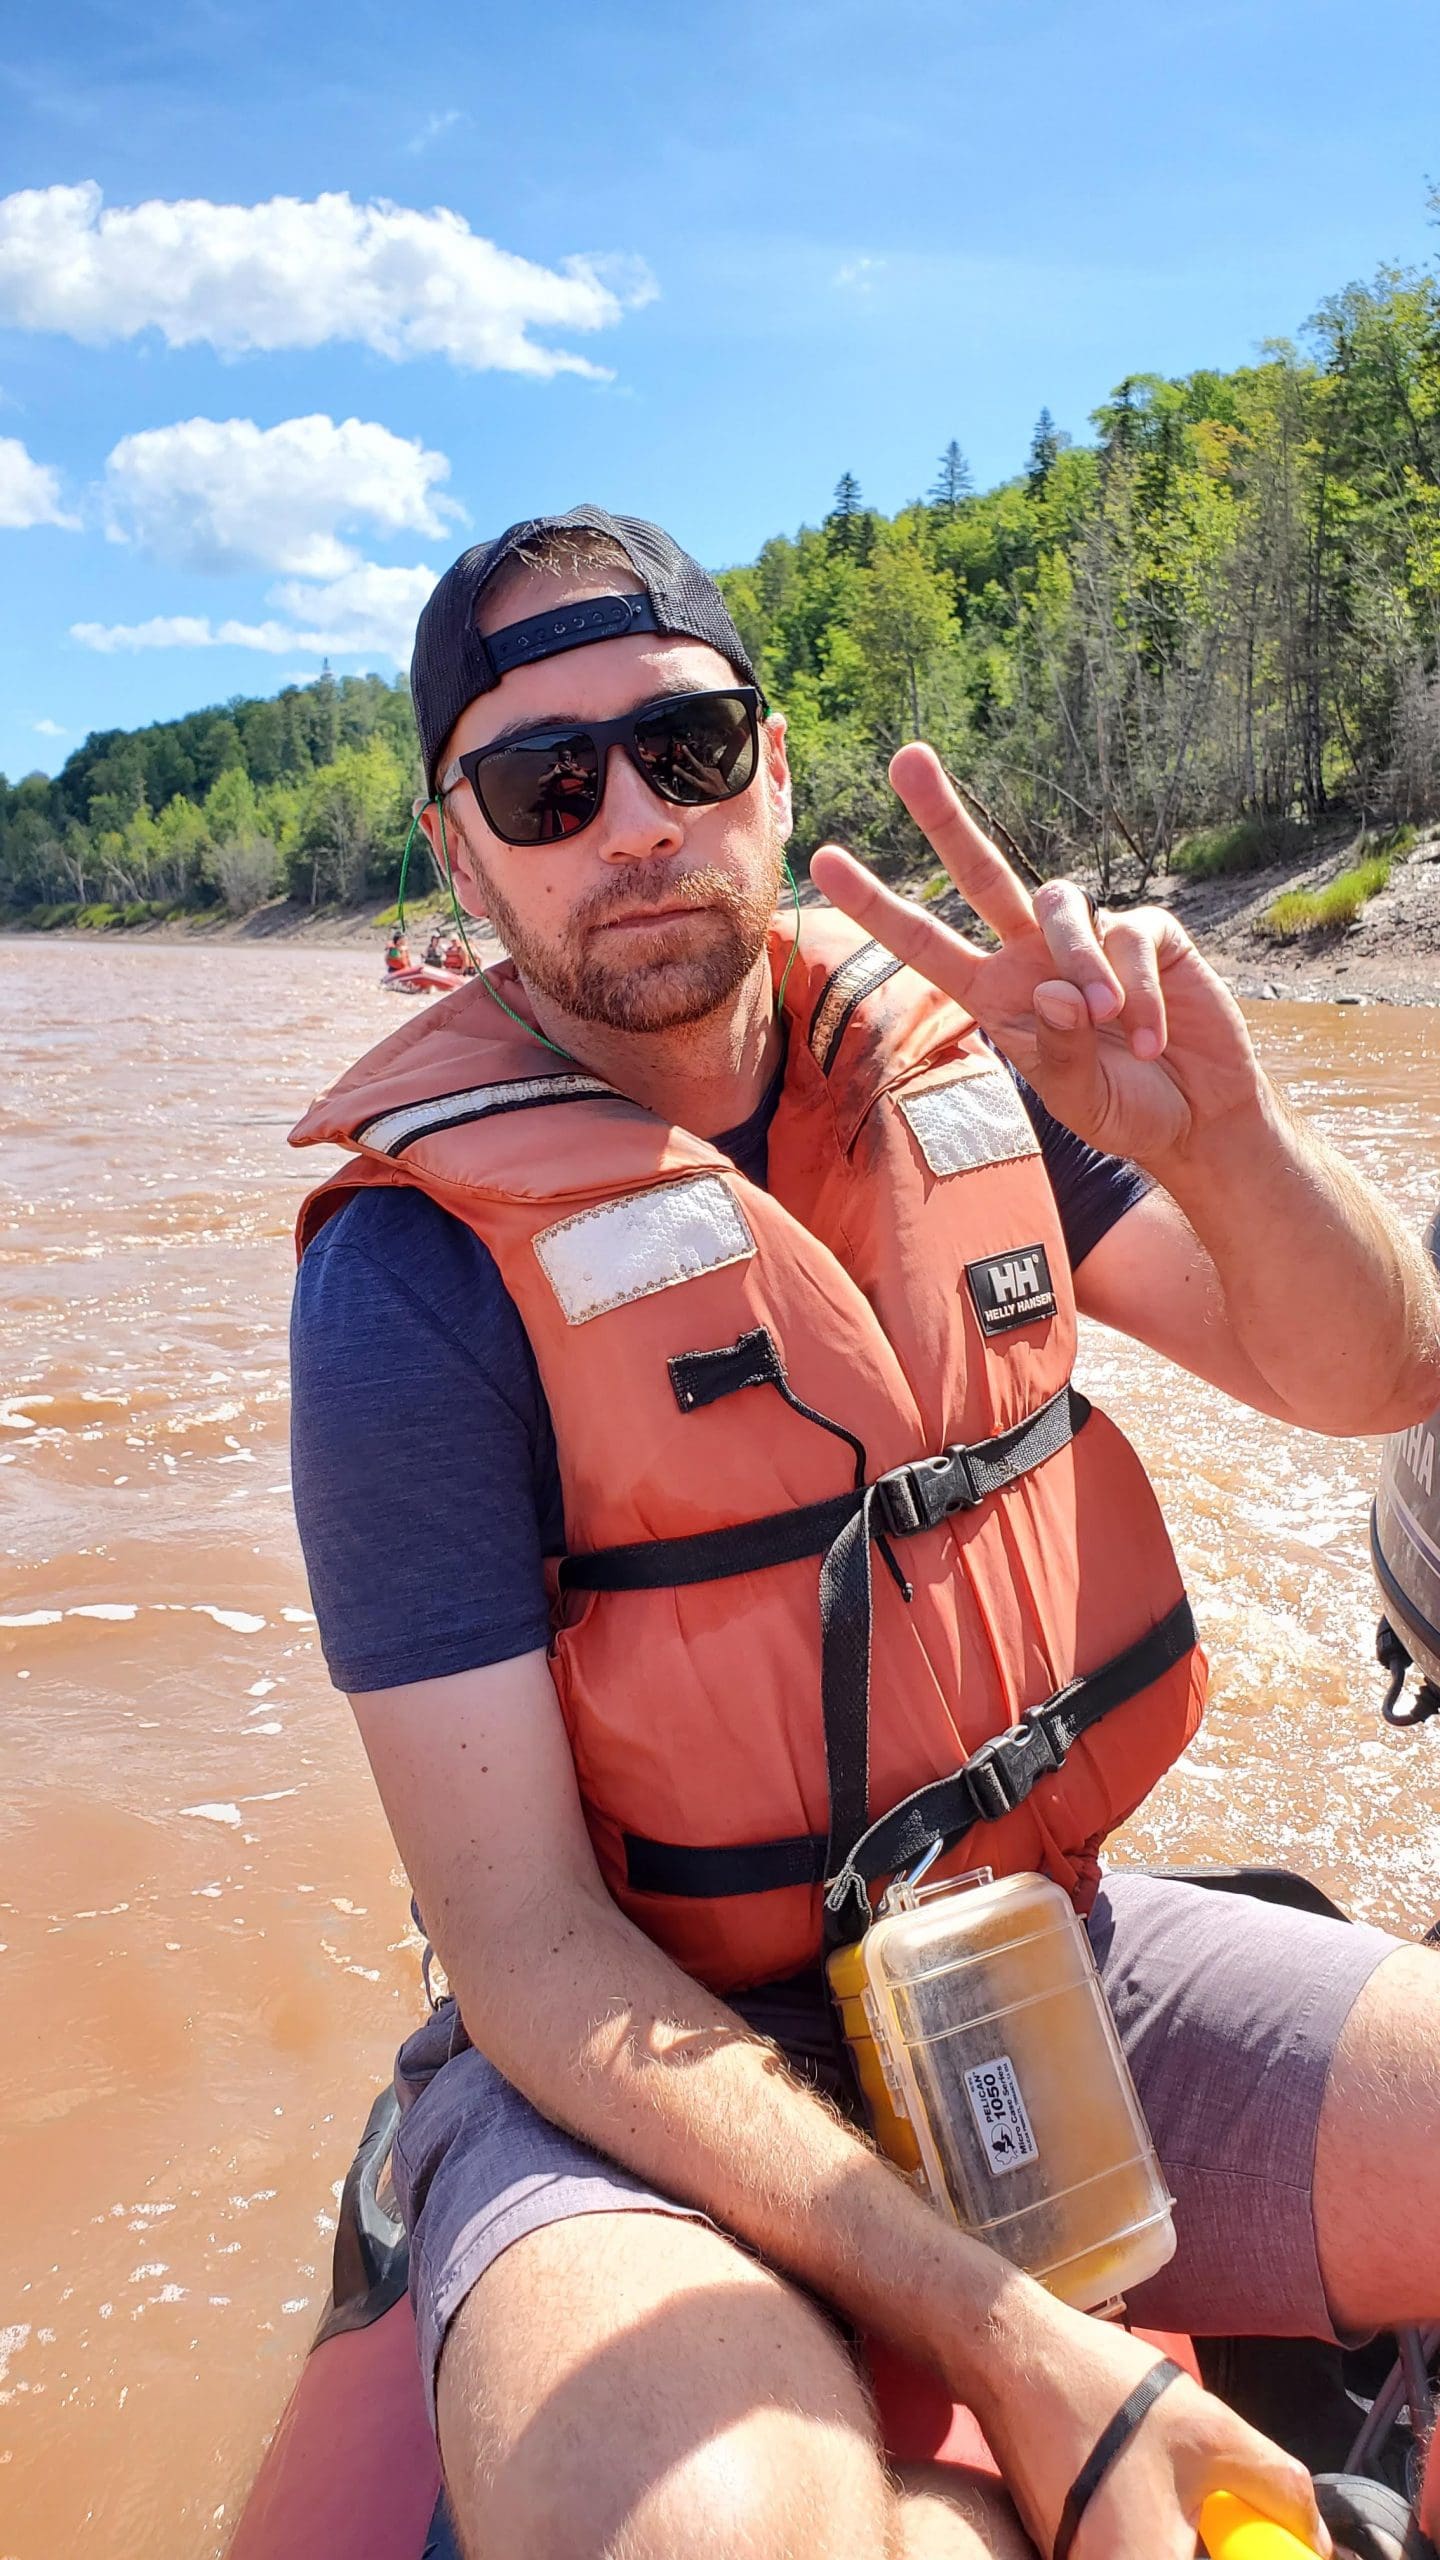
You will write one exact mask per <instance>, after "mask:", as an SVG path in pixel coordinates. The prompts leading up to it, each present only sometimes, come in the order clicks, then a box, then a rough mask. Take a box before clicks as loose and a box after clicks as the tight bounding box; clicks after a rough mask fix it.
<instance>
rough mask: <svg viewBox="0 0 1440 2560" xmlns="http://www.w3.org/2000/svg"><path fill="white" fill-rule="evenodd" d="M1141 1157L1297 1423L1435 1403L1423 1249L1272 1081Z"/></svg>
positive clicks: (1436, 1345)
mask: <svg viewBox="0 0 1440 2560" xmlns="http://www.w3.org/2000/svg"><path fill="white" fill-rule="evenodd" d="M1146 1170H1147V1171H1149V1172H1151V1173H1153V1174H1154V1175H1155V1176H1156V1178H1157V1180H1158V1181H1160V1182H1161V1183H1163V1185H1164V1187H1165V1189H1166V1190H1167V1191H1168V1192H1169V1193H1170V1195H1171V1197H1172V1199H1174V1200H1175V1201H1176V1202H1177V1204H1178V1205H1179V1207H1180V1208H1181V1209H1183V1211H1184V1213H1185V1216H1186V1218H1187V1219H1188V1220H1189V1223H1190V1225H1191V1226H1192V1227H1193V1229H1194V1231H1195V1234H1196V1235H1197V1236H1198V1238H1199V1240H1200V1242H1201V1244H1202V1245H1203V1246H1204V1248H1205V1250H1206V1252H1207V1253H1208V1255H1209V1257H1210V1260H1211V1262H1212V1263H1213V1264H1214V1267H1215V1271H1216V1275H1217V1277H1218V1279H1219V1282H1220V1286H1221V1289H1222V1291H1223V1293H1224V1301H1225V1318H1226V1321H1227V1323H1228V1324H1229V1326H1230V1327H1231V1328H1232V1329H1233V1332H1234V1334H1235V1338H1236V1340H1237V1341H1238V1342H1239V1343H1240V1345H1241V1346H1242V1348H1243V1349H1244V1350H1245V1351H1246V1353H1248V1355H1249V1357H1250V1359H1251V1360H1252V1361H1253V1362H1254V1364H1255V1366H1256V1368H1257V1369H1258V1370H1259V1371H1260V1373H1261V1375H1262V1377H1263V1378H1265V1379H1266V1381H1267V1382H1268V1384H1269V1385H1270V1386H1271V1387H1272V1388H1273V1390H1274V1391H1275V1393H1276V1395H1277V1396H1278V1397H1279V1398H1280V1399H1281V1400H1282V1401H1283V1403H1284V1404H1285V1406H1286V1408H1287V1409H1288V1411H1289V1412H1290V1413H1291V1414H1293V1416H1294V1418H1295V1420H1296V1421H1297V1422H1302V1423H1305V1424H1306V1425H1308V1427H1309V1428H1310V1429H1312V1430H1316V1431H1329V1432H1335V1433H1345V1434H1349V1433H1357V1432H1372V1431H1395V1430H1399V1429H1401V1428H1403V1427H1404V1426H1405V1425H1407V1424H1409V1423H1411V1422H1414V1421H1415V1420H1417V1419H1418V1418H1419V1416H1420V1415H1421V1414H1423V1413H1426V1412H1428V1411H1429V1409H1430V1408H1431V1407H1432V1406H1433V1405H1434V1404H1436V1403H1437V1402H1440V1292H1437V1288H1436V1284H1435V1276H1434V1274H1433V1272H1432V1270H1431V1268H1430V1265H1429V1263H1428V1262H1427V1260H1426V1258H1425V1255H1424V1253H1423V1252H1422V1250H1421V1248H1420V1246H1419V1244H1418V1243H1417V1242H1416V1241H1415V1239H1414V1238H1413V1237H1411V1236H1410V1235H1409V1234H1408V1233H1407V1232H1406V1230H1405V1229H1404V1228H1403V1227H1402V1226H1401V1225H1400V1223H1399V1221H1398V1220H1397V1219H1395V1218H1394V1217H1392V1215H1391V1214H1390V1212H1389V1210H1388V1209H1387V1208H1386V1207H1385V1205H1384V1203H1383V1202H1382V1201H1381V1200H1380V1199H1379V1198H1378V1197H1377V1196H1376V1194H1375V1193H1374V1192H1373V1191H1372V1190H1371V1189H1370V1187H1369V1186H1368V1184H1366V1183H1365V1182H1363V1181H1362V1180H1361V1178H1360V1176H1359V1175H1358V1174H1357V1173H1356V1172H1355V1171H1354V1169H1353V1167H1352V1166H1350V1165H1349V1164H1347V1163H1346V1161H1345V1158H1344V1157H1343V1156H1342V1155H1340V1154H1338V1153H1337V1151H1336V1150H1335V1149H1334V1148H1333V1147H1331V1146H1329V1145H1327V1144H1326V1143H1325V1141H1324V1140H1323V1139H1320V1138H1317V1137H1314V1136H1312V1134H1311V1133H1310V1132H1309V1131H1308V1130H1305V1129H1303V1128H1302V1127H1301V1126H1300V1124H1299V1123H1298V1122H1297V1121H1296V1119H1295V1118H1294V1116H1293V1115H1292V1113H1291V1112H1290V1111H1289V1110H1288V1109H1287V1107H1286V1105H1285V1104H1284V1103H1283V1102H1282V1101H1281V1099H1280V1097H1279V1095H1278V1094H1276V1093H1275V1091H1274V1089H1273V1088H1272V1087H1271V1086H1270V1085H1268V1084H1266V1083H1264V1082H1263V1081H1262V1083H1261V1086H1260V1089H1259V1092H1258V1094H1257V1098H1256V1101H1255V1103H1254V1105H1253V1107H1252V1108H1251V1109H1249V1110H1246V1111H1244V1112H1235V1113H1231V1114H1229V1115H1227V1117H1225V1118H1224V1119H1222V1120H1219V1121H1216V1122H1215V1123H1213V1124H1212V1125H1210V1126H1209V1127H1208V1128H1206V1129H1204V1130H1203V1131H1202V1132H1201V1133H1200V1134H1199V1135H1198V1137H1197V1138H1196V1139H1195V1140H1194V1141H1193V1142H1192V1143H1191V1144H1190V1145H1189V1146H1188V1147H1187V1148H1186V1149H1185V1150H1184V1151H1183V1152H1181V1153H1179V1154H1177V1155H1174V1156H1167V1157H1165V1158H1163V1159H1157V1160H1156V1161H1154V1162H1153V1163H1150V1164H1148V1165H1147V1167H1146Z"/></svg>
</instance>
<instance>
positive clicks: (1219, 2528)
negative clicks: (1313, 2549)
mask: <svg viewBox="0 0 1440 2560" xmlns="http://www.w3.org/2000/svg"><path fill="white" fill-rule="evenodd" d="M1200 2539H1201V2541H1202V2542H1203V2543H1204V2545H1205V2548H1206V2550H1207V2551H1208V2552H1209V2554H1210V2560H1300V2555H1301V2553H1302V2552H1308V2551H1309V2549H1310V2545H1309V2543H1308V2542H1297V2541H1296V2539H1295V2536H1294V2534H1293V2533H1287V2532H1286V2530H1285V2527H1284V2526H1283V2525H1281V2524H1272V2522H1271V2520H1270V2518H1269V2517H1268V2516H1261V2515H1257V2514H1256V2512H1255V2509H1254V2508H1253V2507H1247V2506H1246V2505H1245V2503H1244V2500H1243V2499H1241V2498H1232V2497H1231V2495H1230V2493H1229V2491H1228V2489H1217V2490H1216V2492H1215V2494H1214V2496H1213V2497H1211V2498H1207V2499H1206V2501H1205V2504H1204V2506H1203V2507H1202V2508H1201V2510H1200Z"/></svg>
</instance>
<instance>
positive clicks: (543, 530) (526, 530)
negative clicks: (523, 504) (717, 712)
mask: <svg viewBox="0 0 1440 2560" xmlns="http://www.w3.org/2000/svg"><path fill="white" fill-rule="evenodd" d="M566 532H585V533H601V534H606V535H608V537H609V539H610V540H611V541H612V542H613V543H615V544H616V545H617V547H618V548H619V549H620V550H621V551H623V552H624V554H625V557H626V559H627V560H628V561H629V563H630V566H631V568H632V569H633V570H634V572H635V575H636V577H637V578H638V579H639V581H640V584H641V586H642V588H643V589H644V593H643V594H642V595H638V596H586V597H585V598H584V599H583V600H582V601H581V602H579V603H577V604H564V605H558V606H557V607H556V608H555V609H554V611H553V612H550V613H536V614H532V615H531V616H530V617H529V619H528V620H527V621H525V622H512V623H510V624H508V625H507V627H506V628H505V629H504V630H503V631H492V632H491V633H490V634H489V636H488V637H486V636H485V635H484V634H483V633H481V632H479V631H477V630H476V628H475V609H476V606H477V605H478V603H479V601H480V596H481V593H482V590H483V589H484V588H485V587H486V586H487V585H488V583H489V581H490V579H491V578H493V577H494V575H495V572H496V570H497V569H498V568H499V567H500V566H501V564H502V563H503V562H504V561H506V560H510V559H513V558H514V556H515V554H516V553H517V552H524V551H528V550H529V549H530V548H531V546H532V545H533V544H534V543H535V542H536V541H537V539H539V538H540V537H542V536H543V535H545V534H550V533H566ZM627 631H667V632H673V633H674V634H675V635H676V637H677V638H681V639H685V640H703V641H705V642H706V643H707V644H708V645H709V647H710V648H712V649H718V650H719V652H720V655H721V657H722V658H728V659H729V661H730V664H731V666H732V667H734V668H735V670H736V672H737V674H739V675H741V676H743V677H744V679H745V681H746V683H747V684H754V685H758V683H759V681H760V679H759V677H758V676H757V675H756V673H755V670H754V668H753V667H752V666H751V664H750V660H749V657H748V656H747V654H746V649H745V643H744V641H743V640H742V639H741V637H740V634H739V632H738V631H737V630H736V628H735V625H734V623H733V622H732V621H731V619H730V615H729V613H728V611H727V609H726V605H725V599H724V597H723V596H722V595H721V593H720V590H719V588H718V587H717V586H716V584H715V581H714V579H713V578H712V577H711V576H710V574H709V572H708V570H705V569H702V568H701V566H700V563H699V561H698V560H692V559H691V557H690V554H689V552H688V551H682V550H681V548H680V545H679V543H678V542H672V541H671V539H670V536H669V534H668V533H664V532H662V531H661V528H660V527H659V525H658V524H646V523H645V521H644V519H643V518H642V517H640V516H612V515H607V514H606V512H605V509H604V508H603V507H572V508H571V509H570V511H569V513H568V515H563V516H531V517H530V518H529V519H528V520H527V521H526V522H525V523H524V524H512V525H510V526H509V527H508V528H507V530H506V531H505V532H504V533H501V534H497V535H496V537H495V539H494V540H493V541H492V542H477V543H476V544H475V545H474V547H473V549H471V550H469V551H466V552H463V553H462V554H461V556H460V558H459V559H458V560H457V561H455V563H454V564H453V566H452V567H451V568H449V569H447V570H446V572H445V575H444V577H443V578H442V579H441V581H440V583H439V585H438V587H436V589H435V591H434V593H433V594H432V595H431V597H430V599H429V601H428V603H427V604H426V606H425V609H424V611H423V613H422V614H421V616H420V620H419V623H418V624H417V626H416V631H415V654H414V656H413V658H412V659H411V661H410V698H411V701H412V702H413V703H414V706H415V726H416V728H417V729H418V730H419V732H420V750H421V753H422V755H423V756H424V759H425V788H426V790H427V791H433V790H434V789H435V786H436V783H437V781H438V779H439V774H438V766H439V760H440V751H441V749H442V748H443V746H444V744H445V741H446V739H447V738H448V737H449V735H450V732H451V730H452V729H453V728H454V726H455V723H456V721H457V720H458V719H459V717H460V714H461V712H462V711H463V710H464V709H465V707H466V704H467V703H471V702H473V701H474V699H475V697H476V695H477V694H479V693H489V692H490V691H491V690H492V689H493V687H494V686H496V685H497V684H498V683H499V682H500V679H501V677H502V676H505V675H508V674H509V672H510V669H511V668H512V667H523V666H529V665H531V664H532V663H533V661H534V660H535V659H537V658H553V657H556V656H557V655H558V654H559V652H560V651H561V650H562V649H581V648H584V647H585V645H586V644H587V642H589V641H591V640H615V639H619V638H621V637H622V636H623V635H624V634H625V633H626V632H627Z"/></svg>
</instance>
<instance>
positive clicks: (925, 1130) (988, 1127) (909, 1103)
mask: <svg viewBox="0 0 1440 2560" xmlns="http://www.w3.org/2000/svg"><path fill="white" fill-rule="evenodd" d="M898 1100H899V1104H900V1109H901V1111H902V1112H903V1114H904V1116H905V1119H906V1120H907V1121H908V1122H909V1125H910V1129H911V1131H912V1133H913V1135H914V1138H915V1141H916V1144H917V1145H918V1147H919V1149H920V1153H921V1154H922V1156H923V1157H924V1159H925V1161H926V1163H927V1164H928V1166H929V1167H930V1170H931V1172H932V1173H939V1174H946V1173H975V1172H978V1170H979V1168H980V1166H981V1165H984V1164H1013V1163H1014V1162H1015V1161H1016V1159H1017V1157H1019V1156H1038V1154H1039V1153H1040V1141H1039V1139H1038V1138H1037V1137H1036V1135H1035V1128H1034V1123H1033V1122H1032V1120H1031V1118H1030V1114H1029V1112H1028V1111H1027V1110H1026V1108H1025V1105H1024V1103H1023V1102H1022V1101H1021V1099H1020V1096H1019V1094H1018V1092H1017V1091H1016V1087H1015V1079H1014V1077H1013V1076H1012V1075H1011V1074H1010V1073H1009V1071H1008V1069H1007V1068H1005V1067H996V1068H995V1069H994V1071H993V1073H991V1074H989V1075H980V1076H952V1077H951V1079H950V1081H949V1083H948V1084H927V1085H923V1086H922V1087H921V1089H920V1091H919V1092H918V1093H902V1094H900V1095H899V1096H898Z"/></svg>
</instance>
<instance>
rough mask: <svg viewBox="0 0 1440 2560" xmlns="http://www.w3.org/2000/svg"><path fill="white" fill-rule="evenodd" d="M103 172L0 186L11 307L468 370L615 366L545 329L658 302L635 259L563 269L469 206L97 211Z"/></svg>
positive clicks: (0, 312) (290, 200)
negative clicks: (490, 229) (478, 219)
mask: <svg viewBox="0 0 1440 2560" xmlns="http://www.w3.org/2000/svg"><path fill="white" fill-rule="evenodd" d="M102 201H103V199H102V196H101V191H100V189H99V187H98V186H96V185H95V183H94V181H93V180H86V181H85V182H84V183H83V184H82V185H80V186H74V187H31V188H25V189H22V191H21V192H20V193H19V194H17V195H11V196H6V197H4V198H3V199H0V323H4V322H8V323H9V324H10V325H11V326H12V327H15V328H20V329H49V330H58V331H62V332H63V333H64V334H65V335H67V336H69V337H73V338H80V339H83V340H84V341H85V342H86V343H87V344H88V345H91V346H104V345H106V344H108V343H109V342H111V341H112V340H114V339H117V338H133V337H137V336H138V335H139V334H140V332H141V331H142V330H145V329H158V330H159V331H160V333H161V336H162V337H163V338H164V339H165V341H166V343H167V344H168V345H170V346H172V347H187V346H196V345H208V346H212V347H216V348H218V349H219V350H220V351H221V352H222V353H223V354H226V355H243V354H248V353H251V352H252V351H254V350H256V349H274V348H278V347H319V346H325V345H327V344H329V343H331V342H334V341H338V340H348V341H353V342H356V343H358V344H359V345H361V346H367V347H371V348H373V349H374V350H375V352H376V354H378V355H383V356H392V357H402V356H425V355H440V356H448V357H449V359H450V361H451V362H452V363H453V364H458V365H464V366H466V367H468V368H470V369H471V370H476V371H478V370H482V369H485V368H495V369H498V370H499V371H501V372H505V373H529V374H538V375H550V374H556V373H582V374H590V375H592V376H597V377H599V378H601V379H604V378H605V372H604V368H603V367H602V366H598V365H594V364H592V363H590V362H589V361H588V360H587V359H586V358H585V357H583V356H578V355H573V354H571V353H570V352H569V351H568V349H564V348H559V347H554V346H551V345H548V344H545V343H541V342H539V341H537V339H536V338H534V337H532V335H531V334H530V333H531V331H532V330H540V331H544V332H546V333H547V334H548V333H549V332H550V331H552V330H556V329H558V330H563V331H571V330H580V331H593V330H596V329H608V328H611V327H613V325H614V324H615V322H616V321H618V320H619V319H620V318H621V316H622V314H623V312H624V311H625V310H627V309H632V310H633V309H636V308H638V306H639V305H640V304H641V303H644V302H648V301H650V300H651V299H652V298H653V296H654V293H655V286H654V283H653V281H652V279H651V277H650V275H649V273H648V271H647V270H646V268H645V267H644V266H643V265H642V264H641V262H640V261H639V260H628V261H621V260H613V259H606V258H603V257H573V258H566V259H564V260H563V261H562V262H561V265H560V266H559V267H558V268H555V267H542V266H539V265H537V264H536V263H535V262H534V261H533V260H532V259H529V258H520V257H516V256H514V255H513V253H512V252H511V251H509V250H507V249H501V248H498V247H497V246H496V244H495V243H494V241H493V240H485V239H481V238H480V237H479V236H478V235H477V234H476V233H475V232H472V230H471V229H470V226H469V224H468V223H467V222H466V221H465V220H464V219H463V217H462V216H461V215H460V214H458V213H451V212H448V211H446V209H445V208H444V207H443V206H437V207H436V208H435V209H434V210H433V211H431V212H429V213H421V212H418V211H416V210H415V209H414V208H412V207H410V206H407V205H396V204H390V203H388V202H385V201H384V200H379V201H377V202H375V203H373V204H356V203H354V202H353V201H352V199H351V198H350V197H349V196H348V195H325V196H317V197H315V198H314V199H313V201H311V202H302V201H300V200H299V199H298V198H296V197H294V196H273V197H272V198H271V199H270V201H269V202H268V203H266V204H255V205H242V204H211V203H210V202H209V201H208V200H207V199H206V198H204V197H197V198H191V199H188V200H178V201H175V202H172V203H166V202H162V201H160V200H158V199H157V200H152V201H151V202H149V203H147V204H140V205H131V206H126V207H116V208H115V209H114V210H113V211H111V212H108V213H102V211H101V204H102Z"/></svg>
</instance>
